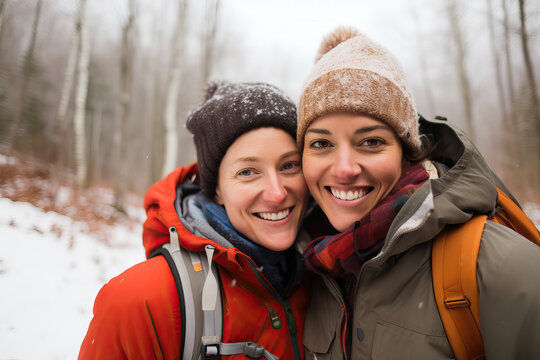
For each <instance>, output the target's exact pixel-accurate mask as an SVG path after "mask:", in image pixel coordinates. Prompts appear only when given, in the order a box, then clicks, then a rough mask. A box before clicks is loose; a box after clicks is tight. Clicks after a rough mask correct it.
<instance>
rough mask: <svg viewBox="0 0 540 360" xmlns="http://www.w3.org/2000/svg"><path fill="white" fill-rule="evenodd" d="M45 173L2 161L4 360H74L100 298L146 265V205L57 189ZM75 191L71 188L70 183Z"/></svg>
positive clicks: (0, 331) (103, 193)
mask: <svg viewBox="0 0 540 360" xmlns="http://www.w3.org/2000/svg"><path fill="white" fill-rule="evenodd" d="M52 181H53V179H51V177H50V176H49V172H48V171H47V168H44V167H43V166H41V165H39V164H35V163H32V162H31V161H29V160H22V159H15V158H8V157H2V156H0V289H2V300H1V304H2V306H1V307H0V360H7V359H76V358H77V354H78V351H79V347H80V344H81V342H82V339H83V337H84V335H85V333H86V329H87V327H88V324H89V322H90V319H91V317H92V306H93V302H94V298H95V296H96V295H97V292H98V291H99V289H100V288H101V286H103V284H105V283H106V282H107V281H108V280H109V279H110V278H111V277H113V276H116V275H118V274H119V273H120V272H122V271H123V270H125V269H126V268H128V267H130V266H132V265H134V264H136V263H137V262H140V261H142V260H144V250H143V247H142V223H143V221H144V211H143V209H142V199H141V198H137V197H135V196H133V195H131V196H129V197H128V204H129V205H127V206H126V208H125V210H126V213H125V214H123V213H121V212H118V211H117V210H116V209H115V208H114V207H113V205H112V202H113V193H112V190H110V189H107V188H90V189H87V190H85V191H74V190H73V187H72V186H69V185H67V186H66V185H63V186H59V187H58V189H57V196H56V201H55V202H54V204H53V201H52V198H53V196H51V194H50V191H51V190H50V189H51V188H52V186H53V185H52ZM67 183H68V184H69V182H67Z"/></svg>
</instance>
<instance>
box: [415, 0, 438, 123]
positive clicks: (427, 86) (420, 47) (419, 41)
mask: <svg viewBox="0 0 540 360" xmlns="http://www.w3.org/2000/svg"><path fill="white" fill-rule="evenodd" d="M409 9H410V12H411V15H412V18H413V23H414V30H415V35H416V45H417V52H418V59H419V61H420V69H421V70H420V71H421V72H422V84H423V87H424V93H425V94H426V100H427V106H428V111H429V113H430V115H434V111H435V102H434V100H433V91H432V89H431V83H430V81H429V71H428V64H427V62H426V59H427V55H426V51H425V49H424V39H423V37H422V31H421V30H420V17H419V16H418V12H417V11H416V9H415V8H414V5H412V4H411V3H410V4H409Z"/></svg>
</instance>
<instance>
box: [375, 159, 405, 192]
mask: <svg viewBox="0 0 540 360" xmlns="http://www.w3.org/2000/svg"><path fill="white" fill-rule="evenodd" d="M373 169H374V171H375V174H376V177H377V178H378V179H379V181H380V182H381V183H382V186H383V187H386V188H393V187H394V185H395V183H396V182H397V181H398V179H399V178H400V177H401V158H396V159H386V160H385V161H380V162H379V163H378V164H377V165H375V166H373Z"/></svg>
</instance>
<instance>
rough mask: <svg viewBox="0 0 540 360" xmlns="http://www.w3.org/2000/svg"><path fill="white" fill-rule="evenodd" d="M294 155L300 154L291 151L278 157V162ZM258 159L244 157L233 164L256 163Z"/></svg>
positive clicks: (296, 151)
mask: <svg viewBox="0 0 540 360" xmlns="http://www.w3.org/2000/svg"><path fill="white" fill-rule="evenodd" d="M296 154H300V153H299V152H298V150H292V151H289V152H286V153H285V154H282V155H281V156H280V157H279V160H283V159H286V158H288V157H289V156H293V155H296ZM259 160H260V159H259V158H258V157H255V156H246V157H241V158H238V159H236V161H235V162H234V163H241V162H256V161H259Z"/></svg>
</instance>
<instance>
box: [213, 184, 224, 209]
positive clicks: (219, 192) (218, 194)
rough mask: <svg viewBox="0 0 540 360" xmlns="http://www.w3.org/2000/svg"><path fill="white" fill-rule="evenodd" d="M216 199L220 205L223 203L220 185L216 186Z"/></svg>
mask: <svg viewBox="0 0 540 360" xmlns="http://www.w3.org/2000/svg"><path fill="white" fill-rule="evenodd" d="M214 201H215V202H216V203H217V204H218V205H223V198H222V197H221V191H220V189H219V186H218V187H216V194H215V195H214Z"/></svg>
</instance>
